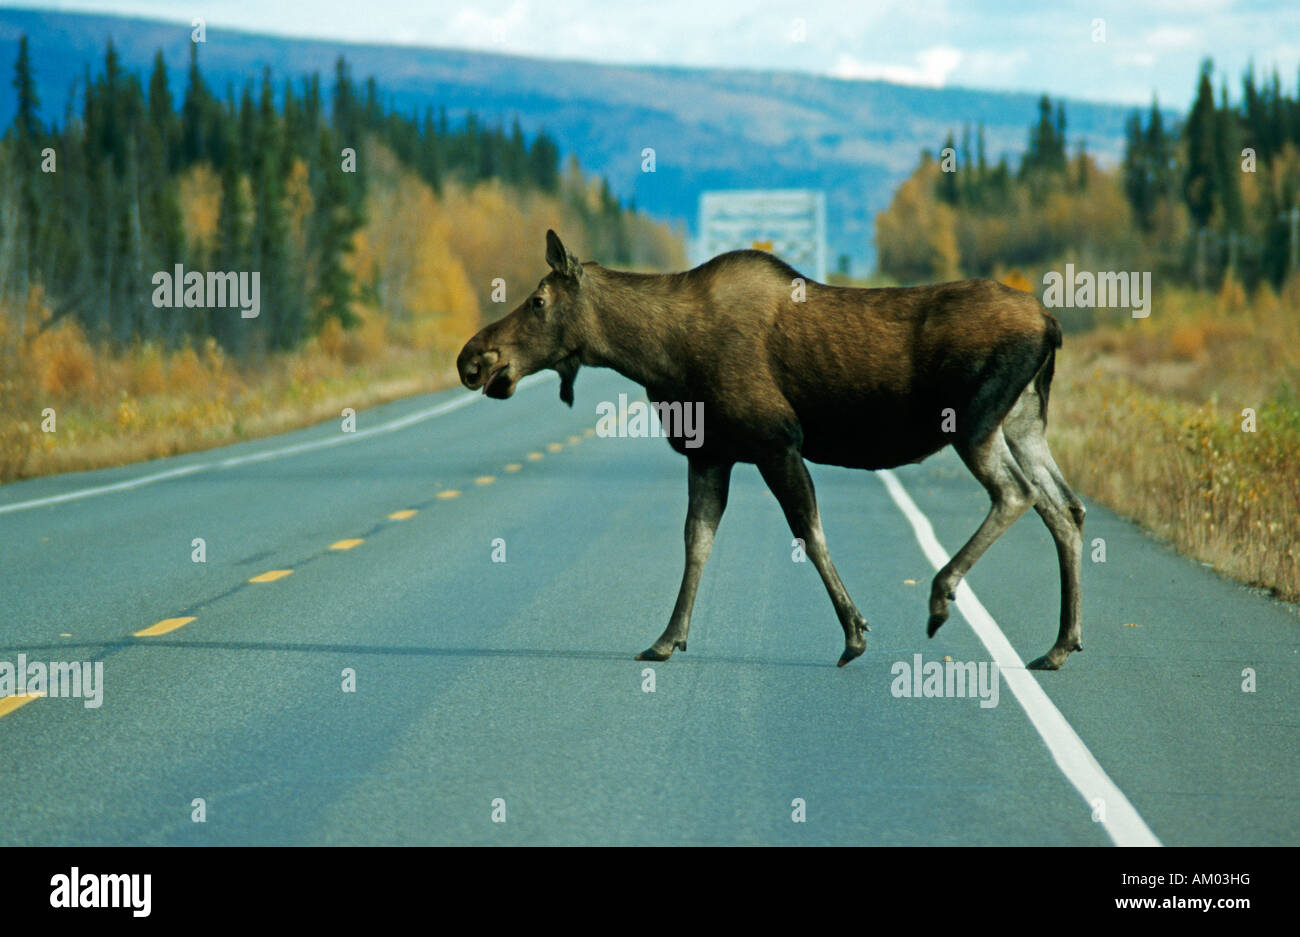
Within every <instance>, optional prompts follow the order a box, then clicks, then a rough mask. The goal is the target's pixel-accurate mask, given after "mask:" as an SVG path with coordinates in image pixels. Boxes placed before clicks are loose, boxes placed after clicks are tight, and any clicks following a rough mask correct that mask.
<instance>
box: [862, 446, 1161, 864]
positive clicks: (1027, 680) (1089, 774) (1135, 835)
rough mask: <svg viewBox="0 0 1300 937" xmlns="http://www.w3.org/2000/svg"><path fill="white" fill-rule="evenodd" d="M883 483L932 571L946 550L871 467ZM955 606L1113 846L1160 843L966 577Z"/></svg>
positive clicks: (886, 477)
mask: <svg viewBox="0 0 1300 937" xmlns="http://www.w3.org/2000/svg"><path fill="white" fill-rule="evenodd" d="M876 475H878V476H879V477H880V480H881V481H882V482H884V484H885V490H886V491H888V492H889V496H890V497H891V498H893V499H894V504H896V505H898V509H899V510H900V511H902V512H903V515H904V516H905V517H906V518H907V520H908V522H909V523H910V524H911V525H912V532H913V533H914V534H915V535H916V540H917V542H918V543H919V544H920V545H921V550H922V551H923V552H924V553H925V556H926V559H928V560H929V561H930V563H931V564H932V565H933V566H934V568H935V569H936V570H938V569H941V568H943V566H944V564H945V563H947V562H948V559H949V557H948V554H947V552H946V551H945V550H944V548H943V546H942V545H941V544H940V543H939V539H938V538H937V537H936V536H935V535H934V527H933V526H931V524H930V521H929V519H928V518H927V517H926V516H925V514H923V513H922V512H921V509H920V508H918V507H917V506H916V502H914V501H913V500H912V498H911V496H910V495H908V493H907V490H906V489H905V488H904V487H903V485H902V483H901V482H900V481H899V480H898V478H897V477H896V476H895V475H894V473H893V472H891V471H889V470H888V469H883V470H881V471H878V472H876ZM956 595H957V608H959V609H960V610H961V613H962V615H964V616H965V617H966V621H968V622H969V623H970V626H971V629H972V630H973V631H974V632H975V634H976V636H977V637H978V638H979V639H980V641H981V642H983V644H984V647H985V648H987V649H988V652H989V654H991V655H992V657H993V660H994V661H995V662H996V663H997V665H998V669H999V670H1000V671H1001V673H1002V677H1003V679H1005V680H1006V683H1007V686H1008V687H1009V688H1010V690H1011V693H1012V695H1013V696H1015V698H1016V702H1018V703H1019V704H1020V708H1021V709H1023V710H1024V711H1025V715H1027V716H1028V717H1029V721H1030V722H1031V723H1032V724H1033V726H1034V729H1035V730H1037V732H1038V734H1039V735H1040V736H1041V737H1042V739H1043V742H1044V743H1046V745H1047V750H1048V751H1049V752H1051V755H1052V760H1053V761H1055V762H1056V766H1057V767H1058V768H1060V769H1061V773H1062V774H1064V775H1065V778H1066V780H1068V781H1069V782H1070V783H1071V784H1073V785H1074V788H1075V790H1077V791H1078V792H1079V793H1080V794H1082V795H1083V799H1084V802H1085V803H1087V804H1089V805H1091V804H1093V803H1094V802H1095V801H1097V800H1098V799H1100V800H1101V801H1102V803H1103V804H1104V808H1103V809H1104V813H1103V815H1102V816H1103V819H1101V820H1099V821H1098V822H1099V823H1101V825H1102V826H1103V827H1104V828H1105V830H1106V832H1107V833H1108V834H1109V835H1110V838H1111V840H1112V841H1113V842H1114V843H1115V845H1116V846H1159V845H1161V843H1160V840H1159V839H1157V838H1156V835H1155V834H1154V833H1153V832H1151V829H1150V827H1148V826H1147V825H1146V822H1145V821H1144V820H1143V819H1142V817H1141V816H1140V815H1139V814H1138V812H1137V810H1136V808H1134V806H1133V805H1132V804H1131V803H1129V800H1128V798H1127V797H1125V796H1124V792H1123V791H1121V790H1120V789H1119V788H1118V787H1117V786H1116V785H1115V782H1114V781H1112V780H1111V779H1110V775H1108V774H1106V769H1104V768H1103V767H1102V766H1101V765H1100V764H1099V763H1098V762H1097V759H1096V758H1094V757H1093V754H1092V752H1091V751H1089V750H1088V746H1087V745H1085V744H1084V743H1083V739H1081V738H1079V734H1078V733H1077V732H1075V731H1074V728H1073V727H1072V726H1071V725H1070V723H1069V722H1068V721H1066V718H1065V716H1063V715H1061V711H1060V710H1059V709H1057V708H1056V704H1054V703H1053V702H1052V700H1051V698H1050V697H1049V696H1048V695H1047V694H1046V693H1045V692H1044V691H1043V688H1042V687H1041V686H1039V684H1038V681H1037V680H1035V679H1034V677H1033V675H1032V673H1031V672H1030V671H1029V670H1027V669H1026V668H1025V662H1024V661H1023V660H1021V659H1020V655H1019V654H1017V653H1016V649H1015V648H1014V647H1012V646H1011V642H1010V641H1008V640H1007V637H1006V635H1004V634H1003V633H1002V629H1001V628H999V627H998V623H997V622H996V621H995V620H994V619H993V616H992V615H990V614H989V612H988V609H986V608H985V607H984V605H983V604H982V603H981V602H980V600H979V599H977V598H976V597H975V593H974V592H973V591H972V590H971V588H970V586H968V585H967V584H966V583H965V582H962V583H961V584H960V585H958V586H957V590H956Z"/></svg>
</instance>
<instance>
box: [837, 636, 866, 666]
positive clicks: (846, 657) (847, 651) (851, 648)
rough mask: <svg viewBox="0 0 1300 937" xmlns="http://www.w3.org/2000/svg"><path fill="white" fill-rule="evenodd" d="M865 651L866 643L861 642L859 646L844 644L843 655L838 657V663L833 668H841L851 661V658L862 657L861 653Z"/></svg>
mask: <svg viewBox="0 0 1300 937" xmlns="http://www.w3.org/2000/svg"><path fill="white" fill-rule="evenodd" d="M866 649H867V642H866V641H863V642H862V643H861V644H846V645H845V646H844V653H843V654H841V655H840V659H839V662H838V663H836V665H835V666H836V667H843V666H844V665H845V664H847V663H848V662H849V661H851V660H853V658H855V657H860V656H862V652H863V651H865V650H866Z"/></svg>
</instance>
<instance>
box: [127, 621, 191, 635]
mask: <svg viewBox="0 0 1300 937" xmlns="http://www.w3.org/2000/svg"><path fill="white" fill-rule="evenodd" d="M193 620H194V616H193V615H191V616H190V617H189V618H164V619H163V620H162V621H160V622H158V624H156V625H150V626H149V627H148V628H145V629H144V630H142V631H137V632H136V633H135V637H137V638H152V637H153V636H154V635H157V634H166V633H167V632H169V631H175V630H176V629H177V628H184V627H185V626H186V625H188V624H189V623H190V622H192V621H193Z"/></svg>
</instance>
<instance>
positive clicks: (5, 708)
mask: <svg viewBox="0 0 1300 937" xmlns="http://www.w3.org/2000/svg"><path fill="white" fill-rule="evenodd" d="M44 695H45V694H44V693H24V694H23V695H22V696H17V695H15V696H6V697H5V698H4V699H0V716H7V715H9V714H10V713H11V712H13V711H14V710H15V709H17V708H18V707H19V706H26V705H27V704H28V703H30V702H31V701H32V700H37V699H40V698H41V697H42V696H44Z"/></svg>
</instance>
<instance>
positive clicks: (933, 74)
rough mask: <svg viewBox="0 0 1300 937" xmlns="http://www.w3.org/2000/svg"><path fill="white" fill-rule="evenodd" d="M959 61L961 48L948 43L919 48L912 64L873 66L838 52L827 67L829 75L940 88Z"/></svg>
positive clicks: (960, 59)
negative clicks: (946, 44) (838, 54)
mask: <svg viewBox="0 0 1300 937" xmlns="http://www.w3.org/2000/svg"><path fill="white" fill-rule="evenodd" d="M961 61H962V53H961V51H960V50H958V49H954V48H953V47H952V46H932V47H930V48H928V49H924V50H922V51H921V52H919V53H918V54H917V56H916V64H915V65H877V64H873V63H870V62H861V61H859V60H858V59H856V58H854V57H853V56H851V55H848V54H841V55H840V57H839V59H838V60H837V61H836V63H835V67H834V68H833V69H831V74H832V75H834V76H835V77H836V78H854V79H865V80H881V81H892V82H896V83H897V84H901V85H920V86H921V87H925V88H942V87H943V86H944V83H945V82H946V81H947V79H948V76H949V75H950V74H952V71H953V69H955V68H956V67H957V66H958V65H960V64H961Z"/></svg>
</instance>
